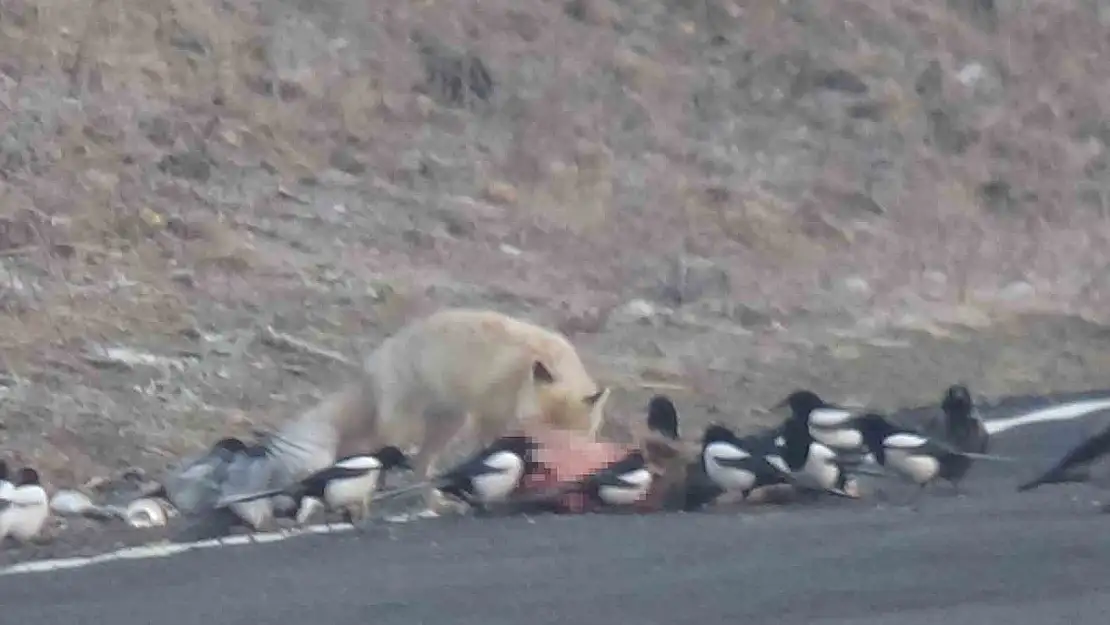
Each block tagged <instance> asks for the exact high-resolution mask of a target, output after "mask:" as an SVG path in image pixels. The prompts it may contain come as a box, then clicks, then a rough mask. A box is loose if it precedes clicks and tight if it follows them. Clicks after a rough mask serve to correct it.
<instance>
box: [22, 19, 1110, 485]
mask: <svg viewBox="0 0 1110 625" xmlns="http://www.w3.org/2000/svg"><path fill="white" fill-rule="evenodd" d="M996 4H997V6H996ZM1003 4H1005V6H1002V5H1003ZM1098 5H1099V3H1095V2H1089V1H1078V0H1077V1H1076V2H1067V3H1065V2H1049V1H1047V0H1032V1H1028V2H1023V3H994V2H991V1H989V0H949V1H948V2H947V4H945V3H936V2H933V3H925V2H917V1H915V0H883V1H878V2H876V1H872V0H868V1H863V0H820V1H817V0H812V1H798V0H781V1H780V0H774V1H771V0H752V1H747V2H743V1H732V0H701V1H690V0H686V1H683V0H669V1H663V2H659V1H656V0H650V1H649V0H619V1H615V0H571V1H570V2H563V1H561V0H560V1H548V2H523V3H521V2H509V1H506V0H482V1H481V2H479V1H478V0H455V1H452V2H445V1H443V0H425V1H421V2H418V1H409V0H405V1H400V2H398V1H396V0H394V1H390V2H384V1H380V2H351V1H346V0H328V1H326V2H297V1H294V0H272V1H268V2H250V1H249V0H223V1H220V2H217V1H216V0H149V1H147V2H141V3H135V2H125V1H124V0H67V1H65V2H62V1H61V0H37V1H27V0H3V2H0V52H2V54H0V264H2V268H0V368H2V369H3V378H2V381H3V387H2V388H0V391H2V395H3V405H4V410H3V413H2V414H0V428H2V429H0V452H3V453H4V454H5V455H7V456H8V457H11V458H13V459H14V460H15V461H16V462H34V463H36V464H37V465H39V466H41V467H42V468H43V469H44V472H45V474H46V475H47V476H48V478H49V479H50V480H51V482H52V483H53V484H54V485H56V486H62V485H74V484H81V483H84V482H85V481H86V480H88V479H90V478H93V477H97V476H106V475H109V474H111V473H113V472H115V471H117V470H119V469H122V468H124V467H130V466H139V467H144V468H147V469H157V468H160V467H162V466H164V465H165V464H166V462H168V461H170V460H172V459H174V458H176V457H178V455H179V454H181V453H183V452H186V451H190V450H193V449H196V448H198V447H199V446H200V445H202V444H204V443H206V442H209V441H210V440H212V439H213V437H215V436H217V435H218V434H222V433H224V432H229V433H238V434H244V433H247V432H249V431H250V429H251V428H253V427H261V426H264V425H266V424H272V423H275V422H277V421H279V420H280V419H283V418H285V417H286V416H288V415H289V414H291V413H293V412H295V411H297V410H300V409H303V408H304V407H307V406H309V405H311V404H312V403H313V402H314V401H316V399H318V398H319V397H320V396H321V395H322V394H323V393H326V392H328V391H329V390H331V389H334V388H335V387H337V386H338V385H339V384H340V383H341V381H342V380H343V379H344V377H345V376H347V375H350V369H351V363H353V362H357V360H358V358H359V355H360V354H364V353H366V351H367V350H369V349H371V348H372V347H373V345H374V344H375V343H376V342H377V341H378V340H380V339H381V337H382V336H384V335H385V334H386V333H388V332H390V331H391V330H393V329H395V328H396V327H398V325H400V324H401V323H403V322H404V321H406V320H408V319H410V318H412V316H413V315H417V314H423V313H425V312H427V311H429V310H432V309H434V308H435V307H438V306H444V305H482V306H491V307H495V308H498V309H500V310H504V311H507V312H512V313H519V314H523V315H527V316H529V317H531V318H533V319H537V320H540V321H543V322H546V323H550V324H552V325H555V326H558V327H560V328H562V329H564V330H565V331H567V332H568V333H571V334H572V335H573V339H574V340H575V342H576V343H577V344H579V345H581V346H582V349H583V350H584V351H585V353H586V355H587V357H588V360H589V361H590V364H591V366H593V367H595V368H596V370H597V371H598V375H599V377H601V378H602V379H604V380H606V381H608V382H609V383H612V384H614V385H616V386H617V388H618V390H619V392H618V393H617V394H616V396H615V397H614V399H613V402H612V403H611V406H613V408H614V410H613V413H614V419H615V420H617V421H619V420H621V419H627V418H632V417H636V416H638V411H639V410H641V408H642V406H643V405H644V402H645V401H646V399H647V397H648V396H649V395H650V393H652V392H654V390H657V389H659V388H667V387H665V386H664V387H660V386H659V385H658V384H659V383H664V384H670V385H677V386H681V387H682V388H681V389H679V390H675V391H673V393H674V394H675V396H676V398H677V399H678V400H679V401H680V405H681V406H682V407H683V408H684V409H685V411H686V416H687V417H688V418H689V420H691V421H694V422H695V423H696V422H698V421H704V420H705V419H706V418H714V419H721V420H725V421H728V422H732V423H748V422H751V421H752V417H751V415H750V414H749V410H750V409H751V408H753V407H756V406H766V405H768V404H769V403H770V402H773V401H777V400H778V399H779V398H781V397H782V396H783V395H784V394H785V393H786V392H787V391H789V390H790V389H791V388H792V387H794V386H798V385H808V386H813V387H814V388H816V389H817V390H819V391H821V392H824V393H827V394H829V395H830V396H833V397H836V398H837V399H841V400H845V401H857V402H873V403H875V404H877V405H879V406H883V407H891V406H894V405H904V404H914V403H920V402H924V401H933V400H935V399H936V398H937V397H938V396H939V394H940V392H941V390H942V388H943V386H944V385H946V384H948V383H951V382H953V381H956V380H957V379H963V380H965V381H967V382H968V383H970V384H971V385H972V386H973V387H974V388H976V389H977V390H979V391H981V392H983V393H986V394H990V395H998V394H1002V393H1007V392H1023V391H1031V390H1038V389H1043V388H1046V387H1047V388H1053V389H1055V390H1065V389H1072V388H1084V387H1091V386H1098V385H1099V382H1100V380H1101V379H1102V377H1103V376H1102V371H1103V370H1104V367H1105V366H1106V365H1107V364H1108V362H1107V361H1108V358H1110V356H1107V354H1110V349H1107V348H1108V347H1110V334H1108V333H1107V331H1106V329H1105V328H1104V327H1103V326H1102V325H1101V322H1102V321H1103V318H1104V317H1105V302H1106V297H1107V295H1108V293H1110V283H1108V275H1110V274H1108V273H1107V271H1106V269H1107V267H1108V266H1110V253H1107V252H1106V251H1105V249H1104V247H1105V243H1106V241H1107V238H1108V236H1110V228H1108V227H1107V225H1106V220H1107V211H1108V209H1107V203H1106V197H1107V187H1106V185H1107V183H1106V180H1107V176H1106V169H1107V165H1108V162H1110V161H1108V158H1110V157H1108V156H1107V142H1110V128H1108V127H1107V123H1106V121H1105V120H1106V115H1105V113H1106V110H1107V107H1108V105H1110V87H1108V85H1110V51H1108V40H1107V37H1108V30H1107V27H1106V25H1105V24H1106V21H1107V20H1110V14H1108V13H1107V12H1106V10H1105V8H1103V9H1101V10H1100V9H1099V8H1098ZM668 392H672V391H668Z"/></svg>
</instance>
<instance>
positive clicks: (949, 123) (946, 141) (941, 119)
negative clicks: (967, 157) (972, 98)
mask: <svg viewBox="0 0 1110 625" xmlns="http://www.w3.org/2000/svg"><path fill="white" fill-rule="evenodd" d="M928 122H929V134H930V138H931V139H932V142H933V145H935V146H936V147H937V148H938V149H939V150H941V151H943V152H947V153H949V154H963V153H964V152H966V151H967V148H968V147H970V146H971V144H972V143H975V141H977V140H978V138H979V132H978V131H977V130H975V129H974V128H968V127H966V126H964V125H963V124H961V123H960V122H959V120H958V119H956V117H955V116H954V115H952V114H951V113H949V112H947V111H945V110H943V109H940V108H934V109H933V110H931V111H929V114H928Z"/></svg>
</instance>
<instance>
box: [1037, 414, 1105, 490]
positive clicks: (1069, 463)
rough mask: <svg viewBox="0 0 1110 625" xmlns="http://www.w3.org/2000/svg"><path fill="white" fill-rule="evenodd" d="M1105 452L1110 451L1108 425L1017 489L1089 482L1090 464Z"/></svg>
mask: <svg viewBox="0 0 1110 625" xmlns="http://www.w3.org/2000/svg"><path fill="white" fill-rule="evenodd" d="M1107 452H1110V425H1108V426H1106V427H1105V428H1103V429H1102V430H1101V431H1099V432H1097V433H1095V434H1094V435H1093V436H1090V437H1088V438H1087V439H1085V440H1084V441H1083V442H1081V443H1079V444H1078V445H1076V446H1075V447H1073V448H1072V449H1071V450H1070V451H1068V453H1066V454H1064V457H1063V458H1061V459H1060V460H1059V461H1058V462H1057V463H1056V464H1054V465H1052V467H1050V468H1049V469H1048V470H1047V471H1045V472H1044V473H1042V474H1040V475H1038V476H1037V477H1035V478H1033V479H1032V480H1029V481H1028V482H1025V483H1023V484H1021V485H1020V486H1018V488H1017V490H1018V492H1025V491H1029V490H1033V489H1034V488H1037V487H1038V486H1043V485H1045V484H1068V483H1081V482H1089V481H1091V465H1093V464H1094V463H1095V462H1096V461H1098V460H1099V459H1100V458H1102V457H1103V456H1105V455H1106V454H1107ZM1095 481H1096V482H1097V481H1098V480H1095Z"/></svg>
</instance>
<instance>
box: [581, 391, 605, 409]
mask: <svg viewBox="0 0 1110 625" xmlns="http://www.w3.org/2000/svg"><path fill="white" fill-rule="evenodd" d="M605 391H606V389H601V390H599V391H598V392H596V393H594V394H593V395H587V396H586V398H585V399H584V400H583V401H585V402H586V405H587V406H592V405H594V404H596V403H597V400H599V399H601V396H602V395H604V394H605Z"/></svg>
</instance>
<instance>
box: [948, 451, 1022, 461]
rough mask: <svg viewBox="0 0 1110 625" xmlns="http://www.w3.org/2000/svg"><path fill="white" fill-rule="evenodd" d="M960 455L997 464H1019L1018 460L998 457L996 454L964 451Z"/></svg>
mask: <svg viewBox="0 0 1110 625" xmlns="http://www.w3.org/2000/svg"><path fill="white" fill-rule="evenodd" d="M960 455H961V456H963V457H965V458H971V459H972V460H993V461H995V462H1018V459H1017V458H1012V457H1010V456H996V455H994V454H977V453H972V452H970V451H962V452H960Z"/></svg>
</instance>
